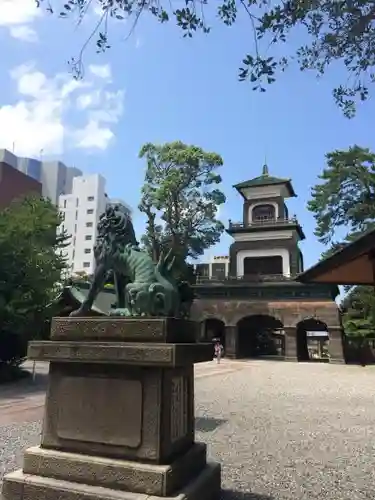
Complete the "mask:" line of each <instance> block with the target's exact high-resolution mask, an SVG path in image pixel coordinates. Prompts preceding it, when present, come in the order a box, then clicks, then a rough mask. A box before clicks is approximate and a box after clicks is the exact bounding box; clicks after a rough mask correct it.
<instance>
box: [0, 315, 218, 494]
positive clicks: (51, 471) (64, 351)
mask: <svg viewBox="0 0 375 500" xmlns="http://www.w3.org/2000/svg"><path fill="white" fill-rule="evenodd" d="M195 328H196V326H195V323H193V322H189V321H186V320H176V319H169V318H168V319H138V320H135V319H122V318H118V319H116V318H115V319H114V318H56V319H54V321H53V324H52V330H51V339H52V340H51V341H47V342H45V341H44V342H39V341H38V342H32V343H31V344H30V347H29V357H30V358H31V359H34V360H43V361H50V374H49V387H48V391H47V397H46V405H45V415H44V422H43V432H42V438H41V444H40V446H38V447H34V448H30V449H29V450H27V451H26V452H25V456H24V464H23V469H22V470H21V471H17V472H14V473H11V474H8V475H7V476H5V478H4V482H3V492H2V495H3V498H4V500H21V499H22V500H25V498H27V500H32V499H34V498H35V500H47V499H48V500H50V499H51V500H52V499H55V498H60V499H62V500H81V499H83V498H85V500H91V498H92V499H94V498H95V499H96V500H101V499H103V500H104V499H124V500H127V499H129V500H146V499H147V500H157V498H164V499H166V498H174V499H179V500H183V499H199V500H214V499H215V498H218V496H219V492H220V481H221V478H220V466H219V465H218V464H207V462H206V447H205V445H204V444H200V443H195V442H194V363H196V362H201V361H208V360H211V359H212V345H211V344H197V343H194V342H193V339H195Z"/></svg>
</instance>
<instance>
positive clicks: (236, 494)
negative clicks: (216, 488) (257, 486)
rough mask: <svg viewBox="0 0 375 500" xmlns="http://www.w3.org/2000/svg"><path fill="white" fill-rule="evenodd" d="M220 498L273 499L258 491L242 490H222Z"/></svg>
mask: <svg viewBox="0 0 375 500" xmlns="http://www.w3.org/2000/svg"><path fill="white" fill-rule="evenodd" d="M220 500H274V497H270V496H269V495H261V494H260V493H250V492H249V493H244V492H243V491H235V490H222V492H221V497H220Z"/></svg>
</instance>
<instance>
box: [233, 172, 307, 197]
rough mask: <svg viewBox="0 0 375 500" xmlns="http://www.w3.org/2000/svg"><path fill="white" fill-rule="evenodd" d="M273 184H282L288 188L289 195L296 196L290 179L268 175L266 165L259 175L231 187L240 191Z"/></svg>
mask: <svg viewBox="0 0 375 500" xmlns="http://www.w3.org/2000/svg"><path fill="white" fill-rule="evenodd" d="M275 185H284V186H285V187H286V189H287V190H288V193H289V196H291V197H292V196H297V195H296V193H295V191H294V189H293V186H292V183H291V179H284V178H282V177H273V176H271V175H269V173H268V166H267V165H263V170H262V175H260V176H259V177H254V178H253V179H250V180H248V181H244V182H240V183H239V184H235V185H234V186H233V187H234V188H235V189H237V191H239V192H240V193H241V190H242V189H246V188H255V187H260V186H275ZM241 194H242V193H241Z"/></svg>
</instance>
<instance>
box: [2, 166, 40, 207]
mask: <svg viewBox="0 0 375 500" xmlns="http://www.w3.org/2000/svg"><path fill="white" fill-rule="evenodd" d="M29 194H38V195H41V194H42V185H41V183H40V182H38V181H36V180H35V179H32V178H31V177H29V176H28V175H25V174H23V173H22V172H19V171H18V170H17V169H15V168H13V167H12V166H11V165H9V164H8V163H7V162H4V161H0V208H5V207H7V206H8V205H9V204H10V203H11V202H12V201H13V200H15V199H17V198H21V197H23V196H26V195H29Z"/></svg>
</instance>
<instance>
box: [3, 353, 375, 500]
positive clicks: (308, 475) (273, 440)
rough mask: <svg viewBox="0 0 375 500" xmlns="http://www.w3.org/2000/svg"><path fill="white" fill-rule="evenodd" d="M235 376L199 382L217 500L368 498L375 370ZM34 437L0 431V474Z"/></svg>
mask: <svg viewBox="0 0 375 500" xmlns="http://www.w3.org/2000/svg"><path fill="white" fill-rule="evenodd" d="M223 366H224V365H223ZM239 366H241V367H243V369H241V370H239V371H236V372H235V373H223V374H222V375H214V376H212V377H208V378H201V379H198V380H197V382H196V415H197V423H196V424H197V439H198V440H200V441H205V442H206V443H208V445H209V454H210V456H211V458H212V459H215V460H218V461H220V462H221V463H222V467H223V487H224V489H225V490H226V492H225V493H224V494H223V498H225V499H226V500H227V499H228V500H229V499H241V500H276V499H277V500H292V499H293V500H302V499H303V500H305V499H309V500H311V499H318V498H319V499H320V500H323V499H329V500H364V499H370V498H371V499H373V498H374V485H375V472H374V471H375V430H374V429H375V367H366V368H361V367H357V366H337V365H326V364H301V363H300V364H297V363H283V362H260V361H259V362H258V361H251V362H249V363H243V364H241V365H239ZM39 432H40V423H39V422H35V423H32V424H27V425H23V426H7V427H3V428H1V429H0V450H1V451H0V463H1V464H2V466H3V472H4V471H9V470H13V469H15V468H16V467H19V466H20V464H21V458H22V451H23V449H24V448H26V447H28V446H31V445H33V444H36V443H38V442H39Z"/></svg>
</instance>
